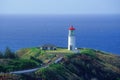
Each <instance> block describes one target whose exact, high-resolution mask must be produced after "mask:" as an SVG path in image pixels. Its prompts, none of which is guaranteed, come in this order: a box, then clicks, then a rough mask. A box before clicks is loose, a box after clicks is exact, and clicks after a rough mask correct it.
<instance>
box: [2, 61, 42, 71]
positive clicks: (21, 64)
mask: <svg viewBox="0 0 120 80" xmlns="http://www.w3.org/2000/svg"><path fill="white" fill-rule="evenodd" d="M0 64H2V65H0V71H1V72H10V71H16V70H24V69H31V68H35V67H37V66H39V65H40V64H39V63H37V62H35V61H33V60H27V59H8V60H0Z"/></svg>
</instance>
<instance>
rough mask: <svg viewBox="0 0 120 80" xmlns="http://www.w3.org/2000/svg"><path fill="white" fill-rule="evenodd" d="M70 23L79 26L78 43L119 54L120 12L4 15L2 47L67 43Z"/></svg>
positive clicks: (1, 18) (0, 31) (0, 26)
mask: <svg viewBox="0 0 120 80" xmlns="http://www.w3.org/2000/svg"><path fill="white" fill-rule="evenodd" d="M70 25H73V26H74V27H75V28H76V31H75V34H76V43H77V47H85V48H93V49H98V50H103V51H106V52H111V53H115V54H120V15H36V16H35V15H19V16H18V15H16V16H14V15H1V16H0V50H1V51H3V50H4V49H5V47H6V46H8V47H10V48H11V49H12V50H13V51H16V50H18V49H20V48H25V47H35V46H40V45H42V44H46V43H49V44H54V45H56V46H59V47H67V36H68V28H69V26H70Z"/></svg>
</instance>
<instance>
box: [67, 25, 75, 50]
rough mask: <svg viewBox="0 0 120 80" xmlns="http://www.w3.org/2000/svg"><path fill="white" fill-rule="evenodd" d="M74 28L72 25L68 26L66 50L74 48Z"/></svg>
mask: <svg viewBox="0 0 120 80" xmlns="http://www.w3.org/2000/svg"><path fill="white" fill-rule="evenodd" d="M74 31H75V28H74V27H73V26H70V28H69V34H68V50H72V51H74V50H75V43H76V42H75V34H74Z"/></svg>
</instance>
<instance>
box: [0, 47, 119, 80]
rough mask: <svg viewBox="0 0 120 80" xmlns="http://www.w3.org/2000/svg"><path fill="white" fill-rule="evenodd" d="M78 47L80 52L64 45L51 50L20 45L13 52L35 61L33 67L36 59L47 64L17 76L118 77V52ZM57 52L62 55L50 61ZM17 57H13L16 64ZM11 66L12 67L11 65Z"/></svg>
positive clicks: (57, 79) (58, 79)
mask: <svg viewBox="0 0 120 80" xmlns="http://www.w3.org/2000/svg"><path fill="white" fill-rule="evenodd" d="M79 50H80V53H78V54H75V53H74V52H72V51H68V50H67V49H65V48H58V49H57V50H55V51H54V50H52V51H51V50H50V51H47V50H46V51H45V50H41V49H39V48H24V49H20V50H18V51H17V52H16V54H17V55H18V58H19V59H20V60H27V62H29V61H31V63H35V64H34V65H35V67H37V66H40V63H43V64H46V65H47V64H49V67H47V68H40V69H39V70H38V71H36V72H34V73H32V74H29V75H27V76H26V75H21V78H23V79H24V80H27V79H28V78H30V77H32V79H35V80H40V79H42V80H120V56H117V55H113V54H110V53H106V52H102V51H99V50H94V49H87V48H81V49H79ZM61 56H62V57H63V59H62V60H61V61H60V62H59V63H57V64H55V63H54V61H55V60H56V59H57V58H59V57H61ZM20 60H18V62H17V61H16V60H13V61H15V62H14V63H15V64H16V63H19V61H20ZM2 62H4V65H8V62H9V60H8V61H7V60H5V61H0V63H2ZM20 62H22V61H20ZM31 63H30V64H31ZM21 64H22V63H21ZM11 66H12V67H15V65H11ZM29 66H30V65H29V63H28V64H27V67H28V68H30V67H29ZM24 69H26V68H24Z"/></svg>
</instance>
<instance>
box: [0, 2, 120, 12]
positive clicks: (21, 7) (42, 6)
mask: <svg viewBox="0 0 120 80" xmlns="http://www.w3.org/2000/svg"><path fill="white" fill-rule="evenodd" d="M0 14H120V0H0Z"/></svg>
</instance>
